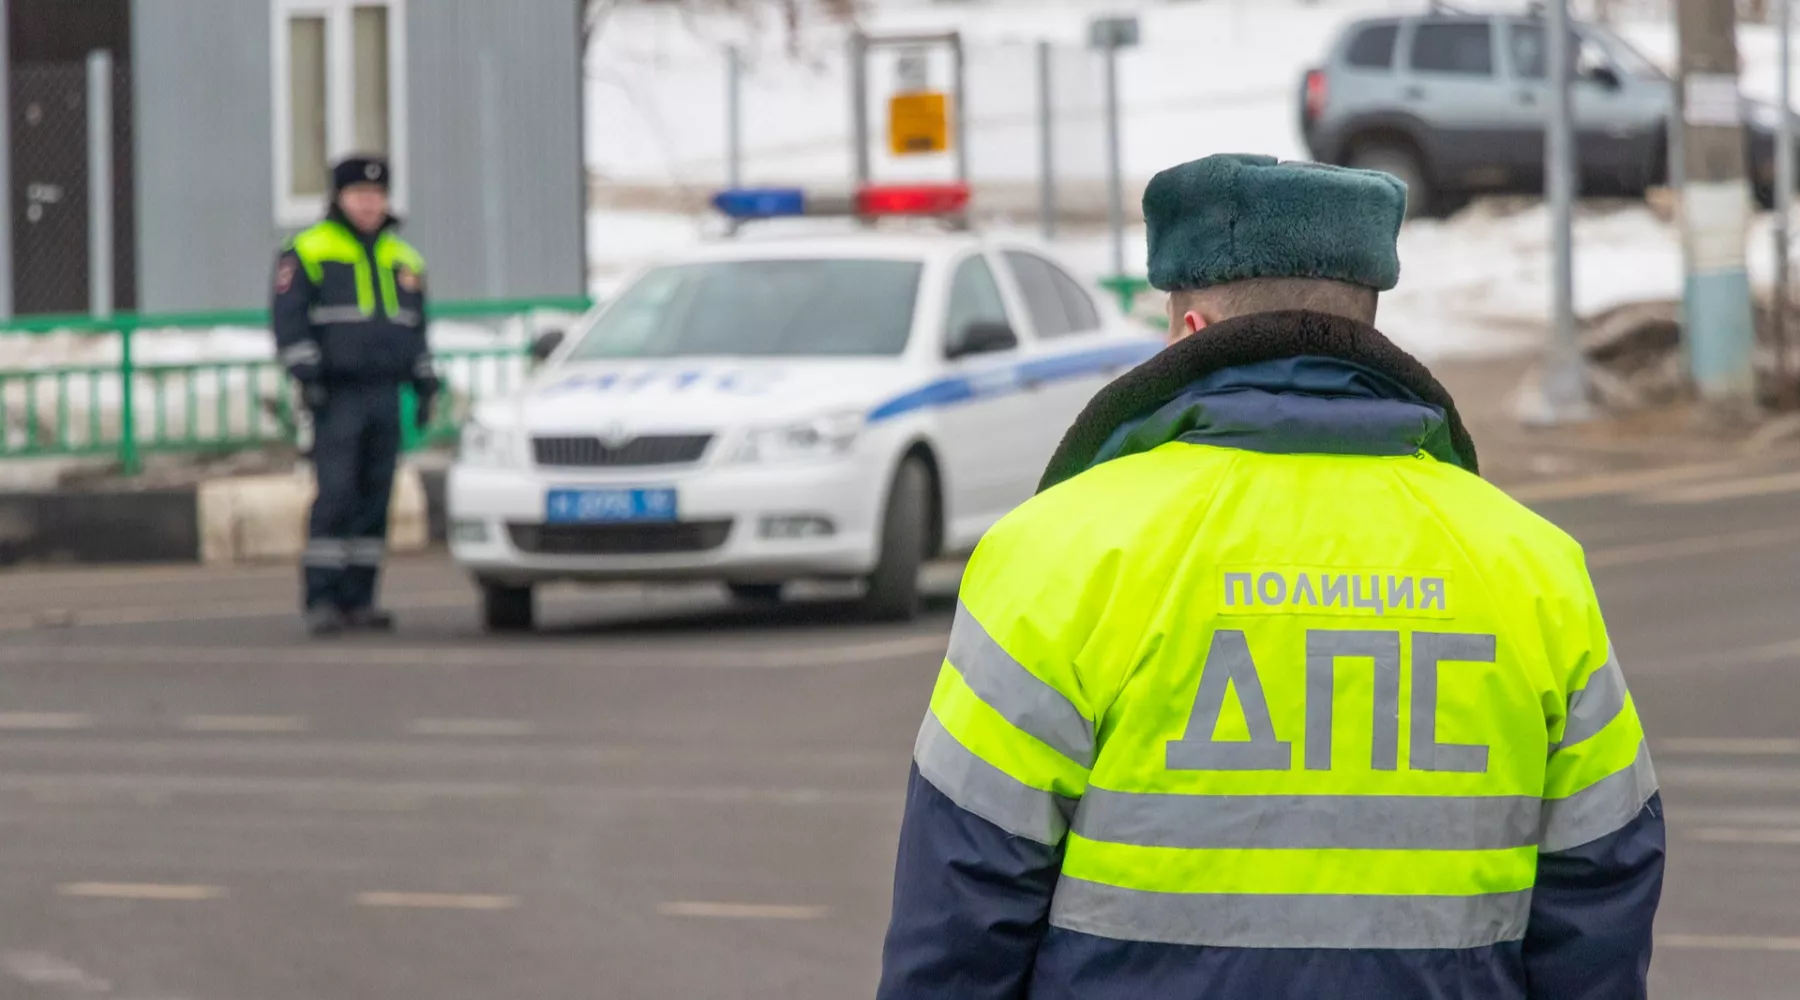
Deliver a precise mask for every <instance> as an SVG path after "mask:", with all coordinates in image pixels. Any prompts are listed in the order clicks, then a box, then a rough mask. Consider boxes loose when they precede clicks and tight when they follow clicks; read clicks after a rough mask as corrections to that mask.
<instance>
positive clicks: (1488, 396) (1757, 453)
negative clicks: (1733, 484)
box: [1431, 356, 1800, 489]
mask: <svg viewBox="0 0 1800 1000" xmlns="http://www.w3.org/2000/svg"><path fill="white" fill-rule="evenodd" d="M1535 360H1536V359H1535V358H1534V357H1532V356H1518V357H1501V358H1493V359H1483V360H1479V361H1446V362H1439V363H1437V364H1434V365H1432V366H1431V369H1432V373H1433V374H1435V375H1436V376H1437V377H1438V379H1439V381H1441V382H1443V383H1444V386H1445V387H1446V388H1448V389H1449V390H1450V395H1451V396H1452V397H1453V398H1454V399H1455V400H1456V404H1457V409H1458V410H1459V411H1460V412H1461V414H1462V417H1463V422H1464V424H1466V425H1467V426H1468V429H1469V433H1470V435H1471V436H1473V437H1474V439H1475V449H1476V451H1477V452H1478V453H1479V455H1480V457H1481V474H1482V476H1483V477H1484V478H1486V479H1488V480H1490V481H1492V482H1495V483H1498V484H1500V485H1501V486H1505V487H1507V488H1509V489H1512V488H1515V487H1519V486H1523V485H1526V484H1533V483H1541V482H1546V481H1552V480H1568V479H1576V478H1583V477H1587V476H1597V475H1605V474H1608V473H1620V472H1637V471H1646V470H1651V469H1661V468H1670V467H1674V466H1684V465H1700V464H1707V463H1715V462H1721V461H1732V460H1740V459H1741V460H1749V459H1758V460H1766V461H1770V462H1781V461H1782V460H1783V459H1788V460H1792V461H1796V462H1800V434H1794V435H1789V436H1788V437H1787V438H1786V439H1784V440H1776V441H1772V442H1767V441H1765V440H1763V438H1759V437H1758V435H1757V433H1756V429H1755V428H1748V429H1746V428H1735V429H1734V428H1725V427H1721V426H1718V425H1717V424H1716V423H1714V422H1712V421H1709V420H1707V419H1706V416H1705V414H1704V413H1703V412H1702V411H1701V410H1700V409H1699V408H1698V407H1695V406H1679V407H1670V408H1666V409H1659V410H1653V411H1645V412H1642V413H1634V414H1630V415H1628V416H1615V415H1604V414H1603V415H1601V416H1599V417H1597V418H1595V419H1594V420H1592V421H1589V422H1587V423H1583V424H1576V425H1570V426H1564V427H1553V428H1534V427H1523V426H1521V425H1520V424H1519V422H1518V421H1517V420H1516V419H1515V418H1514V417H1513V415H1512V411H1511V396H1512V393H1513V391H1514V390H1515V389H1516V388H1518V386H1519V384H1520V383H1521V382H1522V381H1523V380H1524V378H1525V375H1526V373H1527V372H1528V371H1529V370H1530V369H1531V367H1532V365H1533V364H1534V363H1535Z"/></svg>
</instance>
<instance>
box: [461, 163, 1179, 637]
mask: <svg viewBox="0 0 1800 1000" xmlns="http://www.w3.org/2000/svg"><path fill="white" fill-rule="evenodd" d="M966 198H967V189H966V188H961V187H959V186H917V185H915V186H907V187H882V188H867V189H864V190H862V191H861V192H859V193H858V194H857V196H856V198H855V200H854V205H853V211H854V212H855V213H856V214H860V215H863V216H865V217H867V216H876V215H885V214H914V215H918V214H937V213H944V212H954V211H957V210H960V209H961V208H962V205H963V202H964V201H966ZM807 201H808V199H807V196H805V195H804V194H802V193H801V192H797V191H741V192H727V193H725V194H722V195H720V196H719V197H718V198H717V199H715V203H716V204H718V205H719V206H720V207H721V209H723V210H725V211H726V213H727V214H728V215H733V216H736V217H738V218H767V217H771V216H779V215H785V214H818V213H819V209H818V208H817V207H816V204H815V205H808V204H807ZM1160 346H1161V342H1160V340H1158V339H1157V338H1156V337H1155V336H1154V335H1153V331H1151V330H1148V329H1146V328H1144V327H1142V326H1141V325H1139V324H1132V323H1128V322H1127V321H1126V320H1125V319H1124V318H1123V317H1121V316H1120V315H1118V314H1117V313H1116V312H1115V311H1114V310H1112V309H1111V308H1110V307H1109V306H1108V305H1107V304H1105V303H1104V301H1103V300H1099V299H1097V298H1096V297H1095V296H1094V295H1093V294H1092V293H1091V292H1090V291H1089V289H1088V288H1086V287H1084V286H1083V284H1082V283H1081V282H1079V281H1077V280H1075V279H1074V278H1072V277H1070V276H1069V274H1068V272H1067V271H1065V270H1064V269H1063V268H1062V267H1061V266H1060V265H1058V264H1057V263H1056V262H1055V261H1053V260H1051V259H1050V258H1049V257H1046V256H1044V255H1042V254H1041V253H1040V252H1038V251H1036V250H1033V249H1030V248H1028V247H1025V246H1014V245H1009V244H1006V243H1003V242H993V241H989V240H985V239H982V238H979V237H977V236H974V235H970V234H967V233H960V232H958V233H893V232H881V231H876V230H873V229H870V230H867V231H862V232H854V233H851V234H846V235H834V236H829V237H803V238H783V239H776V240H760V239H759V240H754V241H749V240H745V241H725V242H723V243H721V244H719V245H715V246H710V247H707V248H705V249H702V250H699V251H697V252H695V253H693V254H692V255H690V256H688V257H686V258H684V259H683V260H682V261H681V262H680V263H676V264H670V265H667V266H659V267H654V268H650V269H648V270H645V271H643V272H642V273H640V274H638V275H637V276H635V277H634V278H633V279H632V280H631V281H630V282H628V283H627V284H626V285H625V286H624V287H623V289H622V291H621V292H620V294H618V295H617V296H615V297H614V298H613V299H612V301H610V302H609V303H607V304H605V305H603V306H601V307H598V308H597V309H596V310H594V311H593V312H592V313H590V314H589V315H588V316H586V317H584V318H583V320H582V321H581V322H580V323H579V324H578V325H577V326H576V327H575V328H574V329H573V330H571V331H570V333H569V335H568V336H567V337H566V338H564V339H563V340H562V342H561V343H560V344H559V345H558V346H556V347H555V349H554V350H553V352H551V353H549V354H548V356H547V358H546V360H545V363H544V365H543V366H542V367H541V368H540V370H539V371H538V372H537V373H536V375H535V376H534V377H533V379H532V381H531V383H530V384H529V385H528V386H527V387H526V388H525V389H524V390H523V391H522V392H521V393H519V394H518V395H517V396H515V397H513V398H511V399H507V400H505V401H496V402H490V403H488V404H486V405H484V406H483V407H481V408H479V409H478V411H477V413H476V414H475V416H474V419H473V420H472V421H471V422H470V424H469V425H468V427H467V428H466V429H465V430H464V433H463V437H462V442H461V448H460V450H459V454H458V458H457V461H456V464H455V465H454V467H453V468H452V470H451V473H450V478H449V496H448V507H449V514H450V518H451V525H450V528H451V531H450V534H451V549H452V551H453V553H454V555H455V558H456V560H457V562H458V563H459V564H460V565H461V566H463V567H464V568H465V569H466V570H467V571H468V572H469V573H471V574H472V575H473V576H474V578H475V579H476V581H477V582H478V583H479V585H480V587H481V590H482V593H483V605H484V616H485V621H486V624H487V626H488V627H489V628H490V629H495V630H515V629H525V628H529V627H530V626H531V624H532V621H533V607H534V605H533V596H532V588H533V586H534V585H535V584H538V583H543V582H548V581H556V580H575V581H606V580H717V581H722V582H724V583H725V584H727V585H728V586H729V587H730V588H731V590H732V591H733V592H734V593H735V594H736V595H738V596H739V597H741V598H744V599H751V600H773V599H777V598H778V597H779V595H780V593H781V587H782V585H783V584H784V583H786V582H788V581H791V580H796V579H803V578H806V579H813V578H835V579H860V580H862V581H865V582H866V590H865V597H864V603H865V608H866V611H867V612H868V613H869V614H870V615H871V616H873V617H878V618H888V619H892V618H903V617H906V616H908V615H910V614H911V613H912V611H913V609H914V607H915V605H916V600H917V597H916V587H917V577H918V571H919V568H920V564H921V561H922V560H924V559H926V558H928V557H930V556H933V555H937V554H942V553H957V552H964V551H967V550H969V549H971V548H973V546H974V544H975V542H976V541H977V540H978V539H979V538H980V537H981V535H982V533H983V532H984V531H985V530H986V529H987V528H988V527H989V526H991V525H992V524H993V523H994V522H995V521H996V520H998V519H999V518H1000V517H1001V515H1003V514H1005V513H1006V512H1007V511H1008V510H1010V509H1011V508H1013V507H1014V506H1016V505H1017V504H1019V503H1020V502H1022V501H1024V500H1025V499H1026V498H1028V497H1029V496H1030V495H1031V494H1032V492H1033V490H1034V488H1035V487H1036V484H1037V480H1038V476H1039V474H1040V473H1041V472H1042V470H1043V468H1044V465H1045V463H1046V462H1047V461H1048V460H1049V457H1050V455H1051V453H1052V452H1053V451H1054V450H1055V448H1056V445H1057V443H1058V441H1059V440H1060V438H1061V435H1062V433H1063V432H1064V430H1065V429H1067V427H1068V426H1069V424H1070V423H1071V422H1072V421H1073V419H1074V418H1075V416H1076V415H1077V414H1078V413H1079V412H1080V410H1081V408H1082V407H1083V406H1084V405H1085V404H1086V403H1087V401H1088V399H1089V398H1090V397H1091V396H1093V394H1094V393H1095V392H1096V391H1097V390H1098V389H1099V388H1100V387H1101V386H1102V385H1104V384H1105V383H1106V382H1107V381H1109V380H1110V379H1111V378H1112V377H1113V376H1115V375H1117V374H1118V373H1120V372H1123V371H1124V370H1126V369H1128V368H1130V367H1132V366H1134V365H1136V364H1138V363H1139V362H1141V361H1143V360H1145V359H1146V358H1148V357H1150V356H1151V355H1152V354H1154V353H1155V352H1156V351H1157V349H1158V348H1159V347H1160Z"/></svg>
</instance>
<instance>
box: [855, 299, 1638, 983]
mask: <svg viewBox="0 0 1800 1000" xmlns="http://www.w3.org/2000/svg"><path fill="white" fill-rule="evenodd" d="M1203 338H1204V339H1203ZM1246 342H1247V343H1249V344H1252V345H1257V346H1252V347H1245V343H1246ZM1258 351H1261V352H1262V353H1261V354H1260V355H1259V354H1258ZM1402 359H1403V360H1402ZM1426 383H1429V385H1427V384H1426ZM1159 386H1160V387H1159ZM1134 393H1135V394H1136V395H1135V398H1134V396H1133V394H1134ZM1084 425H1086V426H1084ZM1084 437H1085V439H1086V440H1087V441H1088V445H1086V446H1085V447H1087V448H1088V450H1089V451H1090V454H1088V455H1085V456H1082V457H1083V459H1084V461H1081V462H1078V463H1077V468H1078V469H1085V471H1080V472H1079V474H1074V475H1072V476H1069V475H1065V476H1064V477H1063V478H1064V479H1065V481H1061V482H1059V483H1057V484H1056V485H1053V486H1052V487H1051V488H1049V489H1048V490H1046V491H1045V492H1043V493H1041V494H1040V495H1039V496H1038V497H1036V498H1035V499H1033V500H1032V501H1030V502H1028V503H1027V504H1025V505H1024V506H1023V507H1021V508H1020V509H1018V510H1017V511H1015V512H1014V513H1013V514H1011V515H1009V516H1008V517H1007V518H1005V519H1004V520H1003V521H1002V522H1001V523H1000V524H999V525H998V526H997V527H996V528H995V529H994V530H993V531H991V532H990V533H989V535H988V536H987V537H986V538H985V539H984V540H983V541H982V543H981V545H980V547H979V549H978V550H977V552H976V553H975V556H974V557H973V559H972V560H971V562H970V564H969V568H968V571H967V573H966V574H965V577H964V582H963V587H962V594H961V603H960V605H959V607H958V609H957V613H956V618H955V622H954V626H953V630H952V634H951V638H950V644H949V650H948V653H947V656H946V658H945V662H944V664H943V667H942V669H941V671H940V673H939V675H938V679H937V683H936V687H935V689H934V691H933V693H932V697H931V707H930V711H929V713H928V714H927V716H926V718H925V721H924V723H923V725H922V727H921V730H920V733H919V737H918V741H917V746H916V749H915V771H914V779H913V780H914V789H913V791H912V793H911V795H910V796H909V804H908V811H907V816H906V821H905V827H904V829H903V832H902V840H901V858H900V865H899V870H898V871H897V874H896V880H895V910H894V918H893V923H892V926H891V928H890V933H889V939H888V947H887V952H886V956H885V962H884V972H883V982H882V987H881V991H880V993H879V995H880V996H881V997H882V998H884V1000H902V998H913V1000H923V998H936V997H945V998H948V997H952V996H954V997H958V998H961V1000H971V998H989V997H994V998H999V997H1008V998H1011V997H1027V996H1029V997H1065V996H1067V997H1077V996H1079V997H1112V996H1118V997H1127V996H1131V997H1136V996H1158V997H1183V998H1187V997H1193V998H1206V1000H1238V998H1243V1000H1249V998H1252V997H1257V998H1261V997H1277V996H1312V995H1321V996H1322V995H1332V996H1344V997H1363V996H1367V997H1382V998H1384V1000H1388V998H1392V1000H1411V998H1421V1000H1423V998H1437V997H1445V998H1451V997H1454V998H1458V1000H1475V998H1483V1000H1485V998H1495V1000H1518V998H1527V997H1534V998H1535V997H1543V998H1550V997H1557V998H1562V997H1589V996H1592V997H1595V998H1598V997H1602V996H1604V997H1607V998H1633V997H1641V996H1642V995H1643V975H1644V969H1645V967H1646V966H1647V964H1648V956H1649V927H1650V918H1651V916H1652V915H1653V913H1654V909H1655V905H1656V897H1657V892H1658V890H1659V887H1660V878H1661V857H1662V853H1661V850H1662V841H1661V818H1660V810H1659V806H1658V805H1657V803H1656V801H1655V799H1654V796H1655V791H1656V780H1655V776H1654V774H1653V772H1652V769H1651V765H1650V760H1649V756H1648V754H1647V752H1646V751H1645V748H1644V735H1643V731H1642V729H1641V727H1640V725H1639V721H1638V717H1637V712H1636V709H1635V708H1634V706H1633V704H1632V700H1631V697H1630V695H1629V693H1628V691H1627V689H1626V686H1625V682H1624V677H1623V674H1622V673H1621V671H1620V667H1619V661H1618V659H1617V658H1616V656H1615V655H1614V651H1613V647H1612V644H1611V642H1610V639H1609V636H1608V634H1607V631H1606V626H1605V624H1604V622H1603V620H1602V617H1601V614H1600V609H1599V605H1598V601H1597V599H1596V597H1595V594H1594V590H1593V587H1592V585H1591V583H1590V582H1589V580H1588V576H1587V572H1586V569H1585V565H1584V561H1583V557H1582V554H1581V551H1580V549H1579V547H1578V546H1577V545H1576V544H1575V543H1574V542H1573V541H1572V540H1570V539H1569V538H1568V537H1567V536H1566V535H1564V534H1563V533H1562V532H1560V531H1559V530H1557V529H1556V528H1554V527H1553V526H1551V525H1550V524H1549V523H1547V522H1545V521H1544V520H1542V519H1541V518H1539V517H1538V516H1536V515H1535V514H1532V513H1531V512H1529V511H1527V510H1526V509H1525V508H1523V507H1521V506H1519V505H1518V504H1516V503H1514V502H1513V501H1512V500H1510V499H1509V498H1508V497H1506V496H1505V495H1504V494H1503V493H1501V492H1500V491H1498V490H1497V489H1495V488H1493V487H1492V486H1489V485H1488V484H1486V483H1485V482H1483V481H1482V480H1481V479H1479V478H1478V477H1477V476H1475V475H1472V474H1471V470H1473V468H1474V467H1475V458H1474V452H1473V448H1472V446H1470V445H1468V443H1467V435H1466V434H1464V433H1463V432H1462V430H1461V427H1460V423H1459V422H1458V421H1457V420H1456V418H1455V414H1454V406H1453V404H1451V403H1450V402H1449V398H1448V396H1447V395H1445V394H1443V392H1442V389H1441V388H1440V387H1437V386H1436V383H1435V382H1431V381H1430V380H1429V376H1428V375H1424V374H1423V369H1422V368H1418V367H1417V365H1416V363H1415V362H1411V359H1410V358H1405V356H1404V355H1403V354H1401V353H1400V352H1399V351H1398V350H1397V349H1395V348H1393V347H1392V345H1391V344H1388V343H1387V341H1386V340H1385V339H1383V338H1381V337H1380V335H1379V334H1378V333H1376V332H1375V331H1374V330H1372V329H1369V328H1367V327H1362V326H1360V325H1359V324H1348V323H1347V321H1341V320H1331V319H1328V318H1326V317H1321V316H1316V315H1311V314H1267V315H1264V316H1259V317H1250V318H1248V319H1247V320H1240V321H1232V322H1230V323H1226V324H1220V325H1219V326H1217V327H1214V328H1211V329H1208V330H1207V331H1204V332H1203V333H1202V334H1200V335H1198V336H1197V337H1196V338H1194V339H1193V341H1191V342H1189V343H1184V344H1183V345H1181V346H1178V347H1176V348H1173V349H1171V350H1170V351H1168V352H1165V354H1164V355H1163V356H1161V357H1159V358H1158V359H1156V360H1153V361H1152V362H1150V363H1149V364H1148V365H1146V366H1145V368H1143V369H1140V370H1139V371H1138V372H1135V373H1133V374H1132V375H1128V376H1126V378H1125V379H1122V380H1121V382H1120V383H1119V384H1116V385H1115V386H1114V387H1113V388H1112V389H1109V390H1108V393H1106V394H1103V396H1102V397H1101V398H1100V399H1098V400H1096V402H1095V405H1094V406H1092V407H1090V410H1089V413H1088V414H1087V415H1086V416H1084V418H1083V423H1081V424H1078V425H1077V427H1076V428H1075V429H1074V430H1073V431H1072V432H1071V438H1070V440H1071V442H1076V441H1079V440H1081V439H1083V438H1084ZM1069 450H1070V449H1069V446H1067V445H1066V446H1065V449H1064V451H1065V455H1064V456H1059V458H1066V457H1067V456H1066V453H1067V452H1068V451H1069ZM1077 450H1080V449H1079V447H1078V448H1077ZM1066 471H1067V470H1065V472H1066ZM1050 478H1051V479H1052V481H1055V480H1056V479H1057V478H1058V477H1056V476H1054V475H1053V476H1052V477H1050ZM1615 841H1616V842H1617V843H1615ZM1596 845H1602V846H1604V847H1605V850H1602V851H1599V852H1597V853H1596V852H1593V848H1594V847H1595V846H1596ZM1584 852H1587V853H1584ZM1590 854H1592V856H1591V857H1590ZM1564 878H1567V879H1569V880H1571V883H1572V884H1571V886H1568V887H1565V886H1563V885H1561V884H1559V883H1558V880H1559V879H1564ZM1546 880H1548V883H1549V884H1546ZM1584 885H1585V886H1586V887H1587V888H1588V889H1589V890H1590V891H1586V892H1584V891H1581V886H1584ZM1534 890H1536V894H1535V896H1534ZM1565 890H1566V891H1565ZM1539 903H1542V904H1544V905H1543V906H1539V905H1538V904H1539ZM1547 908H1548V909H1547Z"/></svg>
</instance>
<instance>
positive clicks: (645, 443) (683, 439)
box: [531, 434, 712, 469]
mask: <svg viewBox="0 0 1800 1000" xmlns="http://www.w3.org/2000/svg"><path fill="white" fill-rule="evenodd" d="M710 443H712V435H710V434H651V435H647V436H645V437H640V438H632V439H631V440H630V441H626V442H623V443H622V444H618V445H609V444H607V443H606V442H604V441H602V440H600V439H599V438H597V437H534V438H532V439H531V449H532V455H533V457H534V458H535V459H536V461H537V464H539V465H553V466H560V467H563V468H589V469H592V468H622V467H626V466H637V465H681V464H684V463H687V462H698V461H699V460H700V456H701V455H703V454H705V453H706V446H707V445H708V444H710Z"/></svg>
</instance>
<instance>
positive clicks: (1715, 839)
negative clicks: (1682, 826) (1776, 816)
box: [1686, 826, 1800, 845]
mask: <svg viewBox="0 0 1800 1000" xmlns="http://www.w3.org/2000/svg"><path fill="white" fill-rule="evenodd" d="M1686 836H1687V837H1688V838H1689V839H1691V840H1700V841H1705V842H1706V843H1709V844H1794V845H1800V830H1795V829H1785V830H1784V829H1767V830H1752V829H1745V828H1743V827H1734V826H1703V827H1699V828H1698V829H1693V830H1688V831H1686Z"/></svg>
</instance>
